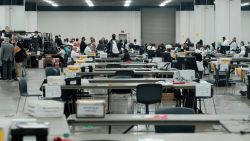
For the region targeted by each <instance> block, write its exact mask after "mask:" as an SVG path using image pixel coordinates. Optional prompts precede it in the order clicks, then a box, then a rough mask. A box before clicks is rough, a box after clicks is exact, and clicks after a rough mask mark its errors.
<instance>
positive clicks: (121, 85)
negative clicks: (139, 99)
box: [61, 82, 197, 113]
mask: <svg viewBox="0 0 250 141" xmlns="http://www.w3.org/2000/svg"><path fill="white" fill-rule="evenodd" d="M139 84H145V83H142V82H141V83H87V84H84V85H63V86H61V89H62V90H76V89H106V90H108V93H107V94H108V113H110V103H109V101H110V94H111V92H110V90H111V89H136V87H137V86H138V85H139ZM161 84H162V86H163V88H174V89H195V85H196V82H188V83H185V84H172V83H170V82H167V83H166V82H164V83H161ZM195 105H197V101H196V100H195ZM196 110H197V109H196Z"/></svg>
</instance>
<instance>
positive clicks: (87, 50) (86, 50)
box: [84, 44, 92, 55]
mask: <svg viewBox="0 0 250 141" xmlns="http://www.w3.org/2000/svg"><path fill="white" fill-rule="evenodd" d="M90 53H92V50H91V48H90V44H88V45H87V46H86V48H85V50H84V54H85V55H89V54H90Z"/></svg>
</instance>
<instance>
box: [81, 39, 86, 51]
mask: <svg viewBox="0 0 250 141" xmlns="http://www.w3.org/2000/svg"><path fill="white" fill-rule="evenodd" d="M85 40H86V39H85V37H82V40H81V43H80V52H81V53H84V50H85V48H86V47H87V44H86V43H85Z"/></svg>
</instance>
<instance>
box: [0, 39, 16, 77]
mask: <svg viewBox="0 0 250 141" xmlns="http://www.w3.org/2000/svg"><path fill="white" fill-rule="evenodd" d="M13 58H14V46H13V45H12V44H10V39H9V38H8V37H5V38H4V41H3V43H2V51H1V60H2V67H3V79H4V80H7V79H9V80H11V79H12V62H13Z"/></svg>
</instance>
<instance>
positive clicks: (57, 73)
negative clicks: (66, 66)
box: [45, 67, 60, 78]
mask: <svg viewBox="0 0 250 141" xmlns="http://www.w3.org/2000/svg"><path fill="white" fill-rule="evenodd" d="M45 75H46V78H47V77H48V76H60V70H59V69H58V68H55V67H48V68H46V69H45Z"/></svg>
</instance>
